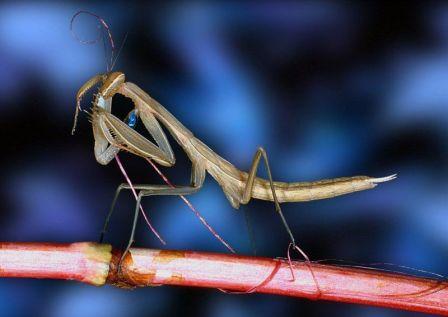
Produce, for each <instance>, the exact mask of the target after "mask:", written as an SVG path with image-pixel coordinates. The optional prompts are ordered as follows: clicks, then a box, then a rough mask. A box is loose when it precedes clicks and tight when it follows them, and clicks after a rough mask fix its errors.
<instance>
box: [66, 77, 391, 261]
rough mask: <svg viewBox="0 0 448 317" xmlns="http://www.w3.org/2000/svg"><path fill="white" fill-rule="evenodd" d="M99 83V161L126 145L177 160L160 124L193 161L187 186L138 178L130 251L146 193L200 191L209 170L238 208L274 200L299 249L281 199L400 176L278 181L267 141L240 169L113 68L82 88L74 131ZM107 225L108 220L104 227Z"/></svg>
mask: <svg viewBox="0 0 448 317" xmlns="http://www.w3.org/2000/svg"><path fill="white" fill-rule="evenodd" d="M96 85H100V86H99V87H100V88H99V90H98V93H96V94H95V97H94V102H93V108H92V113H91V122H92V128H93V135H94V139H95V145H94V153H95V158H96V160H97V162H98V163H100V164H102V165H107V164H108V163H109V162H111V161H112V160H113V159H114V157H115V155H116V154H117V153H118V152H119V151H121V150H123V151H126V152H129V153H131V154H134V155H137V156H139V157H142V158H146V159H150V160H152V161H154V162H155V163H157V164H159V165H162V166H167V167H171V166H173V165H174V164H175V157H174V153H173V150H172V149H171V146H170V143H169V142H168V139H167V137H166V135H165V132H164V131H163V130H162V127H161V125H163V126H164V127H165V128H166V129H167V130H168V131H169V133H170V134H171V135H172V136H173V138H174V139H175V140H176V141H177V143H179V145H180V146H181V147H182V149H183V150H184V151H185V153H186V155H187V156H188V158H189V159H190V161H191V162H192V172H191V181H190V185H188V186H176V187H174V188H173V187H171V186H165V185H150V184H136V185H134V186H133V187H134V188H135V189H137V190H139V193H138V196H137V202H136V207H135V212H134V218H133V224H132V232H131V236H130V238H129V241H128V246H127V248H126V251H125V253H126V252H127V250H129V248H130V247H131V245H132V243H133V241H134V234H135V228H136V224H137V218H138V211H139V207H140V204H141V200H142V198H143V197H146V196H152V195H178V196H180V195H190V194H193V193H196V192H197V191H198V190H199V189H200V188H201V187H202V185H203V183H204V179H205V176H206V173H208V174H210V175H211V176H212V177H213V178H214V179H215V180H216V181H217V182H218V184H219V185H220V186H221V188H222V190H223V192H224V194H225V196H226V197H227V199H228V200H229V202H230V204H231V205H232V207H233V208H235V209H238V208H239V206H240V205H241V204H247V203H249V201H250V200H251V199H252V198H255V199H261V200H267V201H273V202H274V205H275V210H276V212H277V213H278V214H279V216H280V217H281V220H282V222H283V225H284V227H285V229H286V231H287V233H288V235H289V238H290V240H291V245H292V246H293V247H295V248H297V249H298V247H297V246H296V242H295V239H294V236H293V234H292V232H291V230H290V228H289V225H288V223H287V221H286V219H285V217H284V215H283V212H282V209H281V207H280V203H283V202H304V201H311V200H318V199H325V198H332V197H335V196H339V195H344V194H349V193H352V192H356V191H361V190H366V189H371V188H374V187H376V186H377V185H378V184H379V183H383V182H387V181H390V180H393V179H395V178H396V174H393V175H390V176H386V177H380V178H374V177H368V176H354V177H342V178H334V179H324V180H319V181H314V182H294V183H284V182H277V181H275V182H274V181H273V179H272V175H271V169H270V166H269V162H268V157H267V154H266V151H265V150H264V149H263V148H262V147H260V148H258V149H257V151H256V152H255V155H254V157H253V161H252V165H251V168H250V169H249V172H243V171H240V170H239V169H237V168H236V167H235V166H233V165H232V164H231V163H229V162H228V161H226V160H225V159H224V158H222V157H220V156H219V155H218V154H216V153H215V152H214V151H212V150H211V149H210V148H209V147H207V145H205V144H204V143H203V142H201V141H200V140H199V139H197V138H196V137H195V136H194V135H193V133H192V132H191V131H189V130H188V129H187V128H186V127H185V126H183V125H182V123H181V122H179V121H178V120H177V119H176V118H175V117H174V116H173V115H172V114H171V113H170V112H168V110H167V109H165V108H164V107H163V106H162V105H161V104H160V103H158V102H157V101H156V100H154V99H153V98H151V97H150V96H149V95H148V94H147V93H146V92H144V91H143V90H142V89H141V88H139V87H138V86H137V85H135V84H133V83H131V82H126V80H125V75H124V74H123V73H121V72H108V73H105V74H100V75H96V76H94V77H92V78H91V79H89V80H88V81H87V82H86V83H85V84H84V85H83V86H82V87H81V88H80V89H79V91H78V93H77V96H76V100H77V108H76V113H75V122H74V127H73V131H74V129H75V126H76V118H77V116H78V112H79V109H80V103H81V99H82V98H83V96H84V95H85V94H86V93H87V92H88V91H89V90H90V89H92V88H93V87H94V86H96ZM116 94H120V95H123V96H125V97H127V98H130V99H131V100H132V102H133V104H134V108H133V109H132V110H131V111H130V112H129V113H128V115H127V116H126V118H125V120H124V121H122V120H120V119H119V118H117V117H116V116H115V115H113V114H112V113H111V108H112V98H113V97H114V95H116ZM138 119H140V120H141V122H142V123H143V125H144V126H145V128H146V129H147V130H148V132H149V133H150V134H151V136H152V137H153V139H154V140H155V143H153V142H152V141H150V140H148V139H147V138H145V137H144V136H142V135H141V134H140V133H138V132H137V131H135V130H134V129H133V127H134V126H135V123H136V121H137V120H138ZM73 131H72V132H73ZM261 159H263V161H264V163H265V165H266V171H267V175H268V179H262V178H259V177H257V170H258V166H259V164H260V161H261ZM123 189H132V186H130V185H129V184H127V183H123V184H121V185H120V186H119V187H118V188H117V191H116V194H115V197H114V200H113V203H112V206H111V209H110V211H109V214H108V217H107V219H108V218H109V217H110V215H111V214H112V212H113V209H114V205H115V202H116V200H117V197H118V195H119V194H120V192H121V191H122V190H123ZM106 226H107V220H106V224H105V228H104V229H103V232H104V231H105V229H106ZM298 250H300V249H298ZM300 252H302V251H300ZM302 254H303V253H302ZM305 257H306V256H305Z"/></svg>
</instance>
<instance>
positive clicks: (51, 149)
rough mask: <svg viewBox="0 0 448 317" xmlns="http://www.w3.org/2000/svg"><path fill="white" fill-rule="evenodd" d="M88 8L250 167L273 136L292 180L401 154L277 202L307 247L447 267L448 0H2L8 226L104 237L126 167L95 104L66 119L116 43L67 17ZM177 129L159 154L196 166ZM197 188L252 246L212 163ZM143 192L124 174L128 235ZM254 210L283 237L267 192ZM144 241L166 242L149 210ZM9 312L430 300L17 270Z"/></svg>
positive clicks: (127, 54)
mask: <svg viewBox="0 0 448 317" xmlns="http://www.w3.org/2000/svg"><path fill="white" fill-rule="evenodd" d="M423 3H426V4H425V5H424V4H423ZM80 9H85V10H89V11H92V12H95V13H97V14H99V15H101V16H102V17H104V18H105V20H107V22H108V23H109V24H110V26H111V30H112V33H113V36H114V38H115V41H116V42H117V43H121V42H122V40H123V38H124V36H125V34H126V33H127V34H128V37H127V41H126V42H125V44H124V47H123V50H122V53H121V55H120V57H119V58H118V62H117V65H116V67H115V69H116V70H120V71H123V72H125V73H126V75H127V79H128V80H129V81H131V82H134V83H136V84H137V85H139V86H140V87H142V88H143V89H144V90H145V91H147V92H148V93H149V94H150V95H151V96H153V97H154V98H156V99H157V100H158V101H160V102H161V103H162V104H163V105H165V106H166V107H167V109H168V110H169V111H171V112H172V113H173V114H174V115H175V116H176V117H177V118H178V119H179V120H180V121H181V122H183V123H184V124H185V125H186V126H187V127H188V128H189V129H191V130H192V131H193V133H195V135H196V136H197V137H199V138H200V139H201V140H203V141H204V142H205V143H206V144H208V145H209V146H210V147H211V148H213V149H214V150H216V152H217V153H219V154H221V155H222V156H223V157H225V158H227V159H228V160H229V161H231V162H232V163H234V164H235V165H236V166H237V167H239V168H241V169H245V170H247V169H248V168H249V167H250V163H251V161H252V156H253V154H254V153H255V150H256V149H257V147H258V146H263V147H264V148H265V149H266V150H267V151H268V155H269V158H270V162H271V167H272V170H273V175H274V178H275V179H277V180H282V181H298V180H316V179H320V178H332V177H340V176H353V175H370V176H376V177H381V176H386V175H389V174H392V173H399V178H398V179H397V180H395V181H394V182H391V183H386V184H383V185H381V186H379V187H377V188H376V189H374V190H371V191H365V192H360V193H356V194H353V195H348V196H342V197H338V198H334V199H331V200H324V201H315V202H310V203H295V204H285V205H283V206H284V212H285V214H286V217H287V218H288V220H289V222H290V225H291V227H292V229H293V232H295V235H296V238H297V240H298V241H299V243H300V246H301V247H302V248H303V249H304V250H306V251H307V252H308V254H309V255H310V257H311V258H312V259H314V260H318V259H327V258H337V259H343V260H349V261H355V262H358V263H369V262H392V263H396V264H400V265H407V266H411V267H415V268H420V269H425V270H428V271H433V272H437V273H440V274H445V275H448V269H447V265H446V262H444V261H446V260H447V256H446V254H447V251H448V238H447V237H448V235H447V230H446V228H447V226H448V211H447V206H448V201H447V200H448V199H447V197H448V196H447V194H448V183H447V174H448V169H447V166H448V165H447V157H448V138H447V130H448V128H447V127H448V125H447V123H448V108H447V104H448V89H447V88H446V87H448V5H446V4H443V3H439V2H421V3H420V4H412V3H409V2H403V3H400V2H393V3H392V2H391V3H386V4H381V3H378V2H351V1H343V2H330V1H315V2H276V1H271V2H263V3H258V4H257V3H256V2H252V3H240V2H227V3H224V4H211V3H206V2H190V3H184V2H170V3H164V2H161V3H147V4H139V5H137V4H135V5H130V4H120V3H119V2H117V3H115V2H114V3H112V4H107V5H106V4H104V5H101V4H95V5H87V4H81V3H78V2H74V1H73V2H53V3H51V2H44V3H42V4H38V3H36V2H29V3H27V2H3V3H2V4H0V130H1V136H2V137H1V142H2V153H3V155H2V156H1V162H2V169H1V176H2V182H1V184H0V197H1V199H0V201H1V203H2V206H1V212H0V223H1V228H2V230H1V236H0V239H1V240H4V241H55V242H73V241H89V240H90V241H91V240H96V239H97V238H98V236H99V232H100V230H101V226H102V222H103V220H104V217H105V215H106V213H107V210H108V208H109V205H110V203H111V200H112V197H113V193H114V191H115V188H116V186H117V185H118V184H120V183H121V182H122V181H123V178H122V175H121V174H120V172H119V170H118V168H117V166H116V164H115V163H112V164H110V165H109V166H106V167H104V166H101V165H99V164H97V163H96V161H95V158H94V155H93V139H92V132H91V127H90V126H89V123H88V121H87V118H86V116H85V115H83V116H82V117H81V118H80V124H79V126H78V130H77V133H76V135H75V136H71V135H70V129H71V124H72V118H73V113H74V109H75V94H76V92H77V90H78V89H79V87H80V86H81V85H82V84H83V83H84V82H85V81H86V80H87V79H88V78H90V77H91V76H93V75H95V74H97V73H103V72H105V64H106V60H105V56H104V55H105V51H104V48H103V46H102V45H81V44H80V43H78V42H77V41H76V40H75V39H74V38H73V37H72V36H71V34H70V31H69V22H70V19H71V17H72V15H73V14H74V13H75V12H76V11H78V10H80ZM96 25H97V23H96V21H95V20H93V19H92V18H89V17H86V16H83V17H80V19H79V20H78V21H77V22H76V25H75V28H76V31H77V32H78V34H79V35H80V36H81V37H82V38H85V39H89V38H90V39H92V38H94V37H95V36H96ZM89 99H90V98H87V99H86V100H85V102H84V107H86V108H88V106H89V102H90V101H89ZM114 105H115V106H114V110H117V111H118V112H119V113H122V114H123V113H126V112H127V111H128V109H130V107H131V104H130V102H129V101H128V100H126V99H125V98H120V97H117V98H116V101H114ZM170 141H171V142H172V144H173V148H174V150H175V152H176V157H177V164H176V166H175V167H174V168H171V169H167V168H163V171H164V172H166V174H167V175H168V176H169V177H170V178H171V180H172V181H173V182H175V183H177V184H186V183H188V180H189V173H190V163H189V162H188V160H187V158H186V157H185V155H184V154H183V153H182V151H181V149H180V148H179V146H177V145H174V144H175V141H174V140H173V139H170ZM121 157H122V160H123V161H124V164H125V166H127V168H128V172H129V174H130V176H131V177H132V178H133V180H134V182H136V183H138V182H143V183H161V180H160V178H159V177H158V176H157V175H156V174H155V173H154V171H153V170H152V168H151V167H150V166H149V165H148V164H145V162H144V161H142V160H138V159H135V158H132V157H131V156H130V155H126V154H123V155H121ZM260 171H261V174H262V175H265V174H264V173H265V171H264V169H260ZM191 200H192V202H193V203H194V204H195V206H196V207H197V208H198V209H199V210H200V211H201V212H202V213H203V214H204V216H205V217H206V219H207V220H208V221H209V222H210V223H211V224H212V225H213V226H214V228H215V229H216V230H217V231H218V232H219V233H220V234H221V235H222V236H223V237H224V238H225V239H227V240H228V241H229V242H230V243H231V244H232V246H234V247H235V248H236V249H237V250H238V251H239V252H240V253H243V254H251V252H252V250H251V246H250V243H249V241H250V240H249V237H248V232H247V229H246V225H245V221H244V213H243V212H241V211H239V212H235V211H234V210H233V209H232V208H231V206H230V204H229V203H228V201H227V200H226V198H225V196H224V195H223V193H222V191H221V190H220V187H219V186H218V185H217V184H216V183H215V182H214V181H213V179H211V178H210V177H209V178H207V180H206V182H205V185H204V188H203V189H202V190H201V191H200V192H199V193H198V194H195V195H194V196H191ZM133 206H134V201H133V199H132V197H131V196H130V194H129V193H126V194H123V195H122V197H121V198H120V200H119V205H118V210H117V212H116V214H115V215H114V218H113V220H112V223H111V230H110V233H109V235H108V236H107V237H106V239H107V241H109V242H111V243H113V244H114V245H115V246H118V247H120V246H123V245H124V244H125V242H126V239H127V237H128V234H129V230H130V225H131V213H132V210H133ZM144 206H145V208H146V210H147V211H149V212H150V217H151V220H152V222H153V224H154V225H155V226H156V227H157V228H158V229H159V231H160V232H161V234H162V235H163V237H164V238H165V239H166V240H167V241H168V246H167V247H168V248H174V249H192V250H207V251H218V252H225V250H224V248H223V247H222V245H220V244H219V243H218V242H217V241H216V240H215V239H213V237H212V236H211V235H210V233H209V232H208V231H206V230H205V229H204V227H203V226H202V225H201V224H200V222H199V221H198V219H197V218H195V217H194V215H193V214H192V213H191V211H189V210H188V208H187V207H186V206H185V205H184V204H183V203H182V201H181V200H180V199H177V198H175V197H163V198H147V199H146V200H145V201H144ZM241 210H246V211H249V214H250V218H251V222H252V226H253V229H254V235H255V239H256V244H257V252H258V254H259V255H263V256H284V255H285V248H286V246H287V244H288V237H287V235H286V234H285V232H284V231H283V228H282V226H281V222H280V220H279V219H278V217H277V216H276V214H275V213H274V208H273V205H272V204H271V203H267V202H260V201H253V202H251V203H250V204H249V205H248V206H243V207H242V208H241ZM136 245H137V246H145V247H155V248H159V247H162V246H161V245H160V243H159V242H158V241H157V240H156V239H155V238H154V236H153V235H151V233H150V232H149V231H148V230H147V228H146V227H145V225H144V222H143V221H140V222H139V226H138V233H137V240H136ZM0 314H1V315H2V316H28V315H30V314H32V315H33V316H108V317H114V316H123V315H127V316H170V315H195V316H248V315H257V316H260V317H261V316H271V315H274V314H275V315H284V316H289V315H291V316H292V315H294V316H297V315H303V316H304V315H305V314H306V316H322V315H340V314H344V316H361V315H362V316H369V315H372V316H373V315H374V316H413V315H415V316H418V315H420V314H413V313H406V312H398V311H394V310H387V309H380V308H369V307H362V306H355V305H347V304H335V303H326V302H312V301H307V300H299V299H292V298H282V297H276V296H270V295H240V296H237V295H225V294H222V293H219V292H217V291H215V290H206V289H185V288H177V287H159V288H146V289H137V290H134V291H126V290H120V289H115V288H113V287H102V288H95V287H92V286H87V285H81V284H76V283H70V282H61V281H46V280H42V281H39V280H21V279H9V280H1V281H0Z"/></svg>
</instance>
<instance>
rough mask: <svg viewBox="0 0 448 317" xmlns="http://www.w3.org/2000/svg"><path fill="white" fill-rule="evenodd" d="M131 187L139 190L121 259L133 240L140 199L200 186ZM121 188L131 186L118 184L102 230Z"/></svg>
mask: <svg viewBox="0 0 448 317" xmlns="http://www.w3.org/2000/svg"><path fill="white" fill-rule="evenodd" d="M133 187H134V189H136V190H140V192H139V193H138V196H137V202H136V205H135V210H134V218H133V221H132V229H131V234H130V236H129V241H128V244H127V246H126V249H125V250H124V252H123V255H122V259H123V258H124V256H125V255H126V254H127V253H128V251H129V249H130V248H131V245H132V243H133V242H134V236H135V228H136V227H137V220H138V214H139V208H140V204H141V200H142V198H143V197H146V196H162V195H174V196H181V195H190V194H193V193H195V192H197V191H198V190H199V189H200V187H195V186H179V187H175V188H172V187H171V186H167V185H145V184H136V185H133ZM123 189H131V186H129V185H128V184H126V183H123V184H121V185H120V186H118V188H117V190H116V193H115V197H114V201H113V203H112V207H111V210H110V211H109V214H108V216H107V218H106V223H105V225H104V227H105V228H103V231H104V232H105V231H106V229H107V224H108V222H109V219H110V216H111V215H112V212H113V209H114V205H115V202H116V200H117V197H118V195H119V193H120V191H121V190H123Z"/></svg>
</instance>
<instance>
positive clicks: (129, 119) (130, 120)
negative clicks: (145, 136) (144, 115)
mask: <svg viewBox="0 0 448 317" xmlns="http://www.w3.org/2000/svg"><path fill="white" fill-rule="evenodd" d="M137 119H138V118H137V114H136V113H135V110H132V111H131V112H129V114H128V115H127V116H126V119H125V120H124V122H125V123H126V124H127V125H128V126H129V127H130V128H132V129H134V128H135V125H136V124H137Z"/></svg>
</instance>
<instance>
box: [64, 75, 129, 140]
mask: <svg viewBox="0 0 448 317" xmlns="http://www.w3.org/2000/svg"><path fill="white" fill-rule="evenodd" d="M124 82H125V75H124V74H123V73H121V72H111V73H106V74H100V75H96V76H94V77H92V78H90V79H89V80H88V81H86V82H85V83H84V85H82V86H81V88H80V89H79V90H78V93H77V94H76V110H75V117H74V120H73V128H72V135H73V134H74V133H75V129H76V124H77V122H78V115H79V111H80V110H82V109H81V100H82V98H83V97H84V95H85V94H86V93H87V92H88V91H89V90H90V89H92V88H93V87H94V86H96V85H97V84H99V83H101V87H100V88H99V90H98V94H97V95H96V98H95V102H94V106H98V107H100V108H103V109H106V110H108V111H110V107H109V109H108V104H110V102H106V101H109V100H110V98H112V97H113V95H114V94H115V93H116V92H117V91H118V89H119V88H120V86H121V84H123V83H124Z"/></svg>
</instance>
